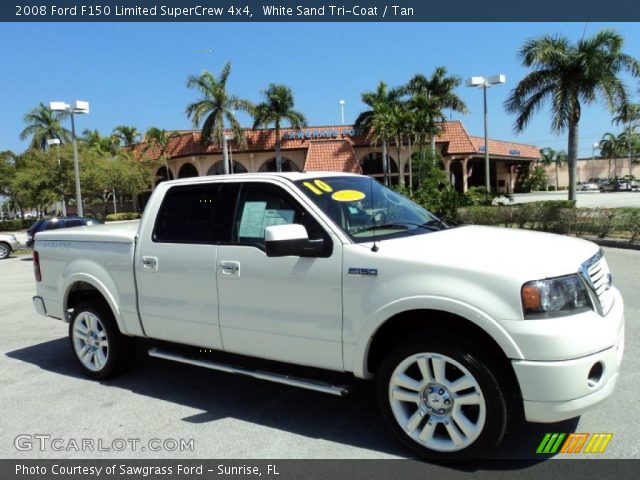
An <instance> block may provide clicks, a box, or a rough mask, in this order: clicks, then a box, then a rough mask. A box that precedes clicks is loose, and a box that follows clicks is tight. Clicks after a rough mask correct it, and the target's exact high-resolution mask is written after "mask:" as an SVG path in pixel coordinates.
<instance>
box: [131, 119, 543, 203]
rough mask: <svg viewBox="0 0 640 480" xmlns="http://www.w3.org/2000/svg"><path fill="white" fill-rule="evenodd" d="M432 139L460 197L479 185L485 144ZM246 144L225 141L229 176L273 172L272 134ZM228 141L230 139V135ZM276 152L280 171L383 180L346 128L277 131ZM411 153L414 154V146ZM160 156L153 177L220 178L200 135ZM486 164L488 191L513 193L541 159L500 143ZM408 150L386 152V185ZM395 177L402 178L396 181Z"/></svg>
mask: <svg viewBox="0 0 640 480" xmlns="http://www.w3.org/2000/svg"><path fill="white" fill-rule="evenodd" d="M441 128H442V130H441V132H440V134H439V135H438V136H437V137H436V149H437V151H438V152H439V153H440V156H441V157H442V159H443V162H444V166H445V169H446V170H447V172H448V174H449V175H450V176H451V180H452V182H453V183H454V185H455V186H456V188H457V189H459V190H460V191H466V189H467V188H468V187H469V186H472V185H484V168H483V162H484V139H483V138H481V137H475V136H471V135H469V134H468V133H467V131H466V129H465V128H464V125H463V124H462V122H460V121H448V122H444V123H442V125H441ZM243 133H244V137H245V139H244V140H245V141H244V143H242V144H241V143H240V142H238V141H236V140H235V139H233V138H231V140H229V142H228V143H229V155H230V160H231V161H232V166H233V172H235V173H240V172H259V171H273V170H275V169H276V162H275V153H274V152H275V147H276V132H275V129H256V130H254V129H244V131H243ZM227 135H228V137H227V138H229V137H232V136H233V135H232V132H231V131H228V132H227ZM280 143H281V145H280V148H281V152H282V169H283V171H302V170H307V171H311V170H314V171H339V172H352V173H364V174H366V175H371V176H373V177H378V178H382V177H383V176H384V174H383V167H382V165H383V162H382V146H381V145H380V144H379V143H376V142H373V141H372V139H371V137H370V136H368V135H363V134H361V133H360V132H359V131H357V130H356V129H355V128H354V127H353V126H351V125H323V126H316V127H306V128H303V129H301V130H295V129H290V128H283V129H281V130H280ZM134 151H135V152H136V153H137V154H138V155H139V156H140V157H141V158H148V159H152V160H159V159H160V157H161V155H162V153H163V152H162V151H161V149H160V147H158V146H157V145H156V146H147V145H144V144H141V145H139V146H137V147H135V148H134ZM412 151H413V152H414V153H415V152H416V148H415V146H413V149H412ZM164 154H165V155H166V156H167V158H168V160H167V164H168V166H169V173H168V174H167V172H166V169H165V167H164V162H162V163H160V162H159V163H158V170H157V175H158V177H159V178H160V179H161V180H162V179H166V178H167V177H168V178H179V177H185V176H194V175H199V176H201V175H215V174H220V173H223V172H224V168H223V163H222V162H223V155H222V149H221V147H220V145H218V144H216V143H213V144H210V145H207V146H206V147H204V146H203V145H202V143H201V134H200V132H199V131H192V130H187V131H177V132H174V135H173V138H172V139H171V141H170V142H169V145H168V146H167V148H166V150H165V152H164ZM489 157H490V161H491V185H492V187H493V189H495V190H497V191H501V192H507V193H508V192H512V191H513V187H514V182H515V177H516V176H517V172H518V170H519V169H520V168H521V167H522V166H523V165H525V164H530V163H531V162H534V161H536V160H537V159H539V158H540V155H539V152H538V148H537V147H535V146H533V145H524V144H518V143H512V142H505V141H500V140H489ZM409 163H410V160H409V148H408V146H407V145H400V147H399V148H398V146H397V145H395V144H392V145H390V146H389V172H390V173H389V181H390V183H392V184H398V183H401V184H402V183H407V182H409V181H411V180H410V175H409ZM400 172H403V173H404V174H403V175H401V174H400Z"/></svg>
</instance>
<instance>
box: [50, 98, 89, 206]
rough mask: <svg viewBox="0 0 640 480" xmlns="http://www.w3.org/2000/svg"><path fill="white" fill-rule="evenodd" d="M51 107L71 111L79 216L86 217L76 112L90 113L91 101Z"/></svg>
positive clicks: (60, 110)
mask: <svg viewBox="0 0 640 480" xmlns="http://www.w3.org/2000/svg"><path fill="white" fill-rule="evenodd" d="M49 108H51V110H53V111H56V112H71V138H72V140H73V169H74V171H75V177H76V205H77V208H78V216H80V217H84V209H83V208H82V192H81V191H80V166H79V164H78V142H77V141H76V122H75V116H74V115H75V114H76V113H77V114H80V115H82V114H88V113H89V102H84V101H81V100H76V101H75V102H74V104H73V106H71V105H69V104H68V103H64V102H51V103H50V104H49Z"/></svg>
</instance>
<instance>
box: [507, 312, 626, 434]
mask: <svg viewBox="0 0 640 480" xmlns="http://www.w3.org/2000/svg"><path fill="white" fill-rule="evenodd" d="M605 320H606V319H605ZM623 353H624V323H622V328H621V330H620V332H619V335H618V341H617V342H616V344H615V345H614V346H613V347H610V348H607V349H606V350H602V351H600V352H597V353H594V354H592V355H587V356H585V357H581V358H577V359H573V360H564V361H555V362H548V361H544V362H539V361H526V360H514V361H513V362H512V365H513V369H514V371H515V373H516V376H517V378H518V382H519V384H520V390H521V392H522V398H523V404H524V414H525V418H526V420H527V421H529V422H541V423H551V422H559V421H562V420H566V419H569V418H574V417H577V416H579V415H581V414H582V413H584V412H585V411H587V410H590V409H591V408H593V407H594V406H596V405H597V404H599V403H600V402H602V401H603V400H605V399H606V398H607V397H609V395H611V394H612V393H613V390H614V389H615V386H616V381H617V379H618V372H619V369H620V363H621V362H622V355H623ZM600 370H601V371H600Z"/></svg>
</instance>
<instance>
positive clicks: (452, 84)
mask: <svg viewBox="0 0 640 480" xmlns="http://www.w3.org/2000/svg"><path fill="white" fill-rule="evenodd" d="M461 82H462V80H461V79H460V77H458V76H455V75H453V76H447V69H446V68H445V67H437V68H436V69H435V70H434V71H433V73H432V74H431V77H429V78H427V77H425V76H424V75H422V74H420V73H418V74H416V75H414V76H413V77H412V78H411V79H410V80H409V81H408V82H407V84H406V85H405V86H404V87H402V88H401V91H402V93H403V94H404V95H409V96H410V97H411V98H413V99H414V103H424V101H420V102H416V101H415V100H416V97H417V96H423V97H426V100H428V101H430V107H429V109H430V110H432V111H433V113H434V114H435V118H434V119H433V121H432V122H430V123H431V124H434V125H438V122H442V121H444V120H445V119H446V116H445V114H444V110H445V109H450V110H453V111H456V112H460V113H467V112H468V110H467V106H466V105H465V103H464V102H463V101H462V100H461V99H460V97H458V96H457V95H456V94H455V93H453V90H454V89H455V88H457V87H458V86H460V83H461ZM414 106H415V105H414ZM430 130H431V131H427V132H425V134H426V135H428V140H429V141H430V143H431V153H432V155H434V152H435V149H436V135H437V134H438V133H439V129H435V131H433V130H434V129H433V128H430Z"/></svg>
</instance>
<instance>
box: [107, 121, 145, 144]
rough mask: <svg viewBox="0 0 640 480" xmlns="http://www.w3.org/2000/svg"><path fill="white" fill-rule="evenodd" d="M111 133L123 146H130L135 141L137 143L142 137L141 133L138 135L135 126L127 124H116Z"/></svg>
mask: <svg viewBox="0 0 640 480" xmlns="http://www.w3.org/2000/svg"><path fill="white" fill-rule="evenodd" d="M111 135H112V136H113V137H115V138H117V139H118V141H119V142H120V144H121V145H122V146H123V147H132V146H133V145H135V144H136V143H139V142H140V140H141V138H142V135H140V132H138V129H137V128H136V127H130V126H127V125H118V126H117V127H116V128H114V129H113V132H112V134H111Z"/></svg>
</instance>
